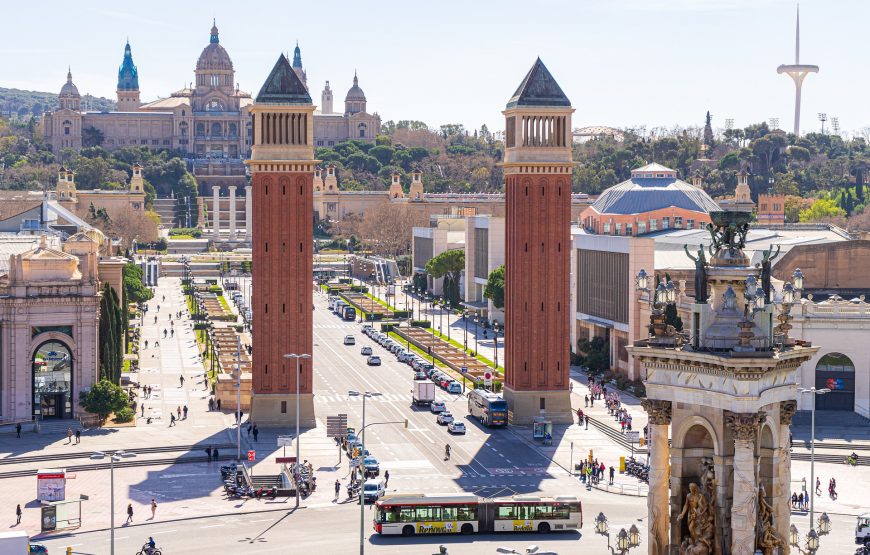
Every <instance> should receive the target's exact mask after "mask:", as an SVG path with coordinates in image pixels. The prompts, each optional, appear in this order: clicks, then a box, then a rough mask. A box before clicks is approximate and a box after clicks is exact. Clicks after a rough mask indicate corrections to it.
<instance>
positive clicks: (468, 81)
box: [0, 0, 870, 131]
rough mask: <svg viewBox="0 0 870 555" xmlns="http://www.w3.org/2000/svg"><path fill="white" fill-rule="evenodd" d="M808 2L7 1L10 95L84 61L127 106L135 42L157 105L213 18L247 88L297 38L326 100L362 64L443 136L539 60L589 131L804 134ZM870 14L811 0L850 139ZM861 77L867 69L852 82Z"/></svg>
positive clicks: (833, 110) (494, 116) (808, 93)
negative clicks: (798, 94)
mask: <svg viewBox="0 0 870 555" xmlns="http://www.w3.org/2000/svg"><path fill="white" fill-rule="evenodd" d="M794 12H795V3H794V2H791V1H781V0H599V1H589V0H571V1H548V0H524V1H515V0H499V1H495V0H487V1H481V0H477V1H475V0H465V1H456V0H438V1H429V2H422V1H419V0H396V1H393V0H389V1H387V0H384V1H373V0H372V1H368V2H364V1H359V0H357V1H345V0H335V1H331V2H288V1H286V0H284V1H277V0H275V1H273V0H270V1H259V0H249V1H248V2H224V1H217V0H215V1H212V2H209V3H205V2H179V1H173V2H168V1H164V0H152V1H149V2H117V1H112V2H108V1H102V0H97V1H87V2H75V3H70V2H60V1H55V0H49V1H46V2H21V1H16V2H14V4H7V5H5V6H4V16H5V17H4V19H5V20H6V21H5V24H4V25H3V32H2V33H0V86H5V87H17V88H28V89H36V90H43V91H58V90H59V89H60V87H61V85H62V84H63V82H64V80H65V76H66V68H67V65H70V66H72V71H73V77H74V80H75V83H76V84H77V85H78V88H79V90H80V91H81V92H82V93H85V92H88V93H92V94H96V95H99V96H107V97H111V98H114V95H115V84H116V78H117V68H118V66H119V65H120V63H121V58H122V55H123V48H124V41H125V39H126V37H128V36H129V38H130V42H131V44H132V48H133V57H134V60H135V62H136V64H137V66H138V67H139V75H140V77H139V83H140V87H141V90H142V97H143V99H144V100H151V99H155V98H157V97H160V96H168V94H169V93H170V92H171V91H173V90H176V89H178V88H181V86H182V85H184V84H186V83H189V82H190V81H192V80H193V69H194V65H195V63H196V59H197V58H198V56H199V54H200V52H201V51H202V49H203V48H204V47H205V46H206V45H207V43H208V34H209V29H210V27H211V23H212V17H215V18H216V19H217V24H218V27H219V29H220V38H221V44H222V45H223V46H224V47H225V48H226V49H227V51H228V52H229V54H230V56H231V57H232V59H233V62H234V64H235V68H236V81H238V82H239V84H240V86H241V88H242V89H243V90H247V91H251V92H253V93H256V92H257V90H259V87H260V85H261V84H262V82H263V80H264V79H265V77H266V76H267V74H268V72H269V69H270V68H271V67H272V65H273V64H274V62H275V60H276V58H277V56H278V54H279V53H280V52H282V51H284V52H287V51H291V50H292V48H293V46H294V45H295V42H296V40H297V39H298V40H299V43H300V46H301V48H302V60H303V63H304V65H305V67H306V69H307V71H308V82H309V87H310V88H311V91H312V97H313V98H314V99H315V101H316V102H317V103H318V104H319V101H320V91H321V89H322V88H323V84H324V81H325V80H327V79H328V80H329V81H330V84H331V87H332V89H333V90H334V91H335V98H336V102H335V104H336V107H338V106H339V105H340V100H343V98H344V94H345V92H346V91H347V89H348V88H349V87H350V85H351V80H352V78H353V72H354V69H356V70H357V71H358V72H359V78H360V85H361V86H362V88H363V90H364V91H365V93H366V96H367V98H368V103H369V110H370V111H377V112H378V113H379V114H380V115H381V117H382V118H383V119H384V120H389V119H394V120H398V119H419V120H423V121H425V122H427V123H428V124H429V125H430V126H437V125H439V124H443V123H453V122H458V123H463V124H465V125H466V127H470V128H476V127H479V126H480V125H481V124H483V123H485V124H487V125H488V126H490V128H491V129H501V128H502V127H503V124H502V121H501V119H502V118H501V114H500V110H501V109H503V108H504V104H505V103H506V102H507V99H508V98H509V97H510V96H511V94H512V93H513V91H514V89H515V88H516V87H517V85H518V84H519V82H520V81H521V79H522V78H523V76H524V74H525V73H526V71H527V70H528V69H529V67H530V66H531V64H532V63H533V62H534V60H535V57H536V56H540V57H541V58H542V59H543V61H544V63H545V64H546V65H547V67H548V68H549V69H550V71H551V72H552V73H553V75H554V76H555V78H556V80H557V81H558V82H559V83H560V85H561V86H562V89H563V90H564V91H565V93H566V94H567V95H568V97H569V98H570V99H571V101H572V103H573V105H574V107H575V108H576V112H575V114H574V125H575V127H580V126H584V125H612V126H616V127H636V126H641V125H644V126H647V127H648V128H652V127H656V126H664V127H672V126H674V125H702V124H703V117H704V113H705V112H706V111H707V110H708V109H709V110H710V111H711V112H712V114H713V117H714V126H716V127H724V121H725V118H733V119H734V120H735V125H737V126H742V125H746V124H749V123H754V122H759V121H764V120H767V119H769V118H772V117H778V118H780V126H781V127H783V128H784V129H790V128H791V125H792V112H793V101H794V86H793V85H792V82H791V80H790V79H789V78H788V77H786V76H782V75H777V73H776V67H777V65H779V64H782V63H793V61H794V24H795V14H794ZM868 16H870V3H867V2H861V1H851V0H804V1H803V2H802V3H801V61H802V62H803V63H811V64H817V65H819V66H820V67H821V71H820V73H819V74H818V75H810V76H809V77H808V78H807V81H806V83H805V85H804V89H803V94H804V98H803V110H802V113H803V116H802V121H803V125H802V127H803V129H804V130H805V131H806V130H809V129H811V128H818V122H817V120H816V114H817V113H818V112H826V113H828V114H829V115H830V116H836V117H839V120H840V125H841V127H842V128H843V130H844V131H851V130H858V129H860V128H863V127H865V126H868V125H870V118H868V110H867V95H868V93H867V91H868V90H870V73H868V72H867V71H862V70H864V66H865V65H866V64H867V63H868V56H867V53H868V48H867V42H866V23H867V21H868V20H870V17H868ZM850 71H854V73H851V74H850Z"/></svg>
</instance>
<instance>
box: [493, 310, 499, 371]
mask: <svg viewBox="0 0 870 555" xmlns="http://www.w3.org/2000/svg"><path fill="white" fill-rule="evenodd" d="M492 336H493V338H495V361H494V362H493V366H492V368H493V370H495V369H497V368H498V322H493V323H492Z"/></svg>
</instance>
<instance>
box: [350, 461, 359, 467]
mask: <svg viewBox="0 0 870 555" xmlns="http://www.w3.org/2000/svg"><path fill="white" fill-rule="evenodd" d="M357 466H359V459H351V460H350V467H351V468H354V467H357Z"/></svg>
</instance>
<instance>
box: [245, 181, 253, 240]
mask: <svg viewBox="0 0 870 555" xmlns="http://www.w3.org/2000/svg"><path fill="white" fill-rule="evenodd" d="M251 227H252V226H251V186H250V185H245V242H247V243H250V242H251V236H252V234H251Z"/></svg>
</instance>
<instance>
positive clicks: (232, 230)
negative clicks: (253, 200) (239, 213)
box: [228, 185, 236, 241]
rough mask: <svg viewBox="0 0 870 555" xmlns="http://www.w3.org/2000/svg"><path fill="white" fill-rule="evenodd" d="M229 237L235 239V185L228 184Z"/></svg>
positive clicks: (231, 239) (230, 239)
mask: <svg viewBox="0 0 870 555" xmlns="http://www.w3.org/2000/svg"><path fill="white" fill-rule="evenodd" d="M228 189H229V190H230V237H229V239H228V240H229V241H235V240H236V186H235V185H230V186H229V187H228Z"/></svg>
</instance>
